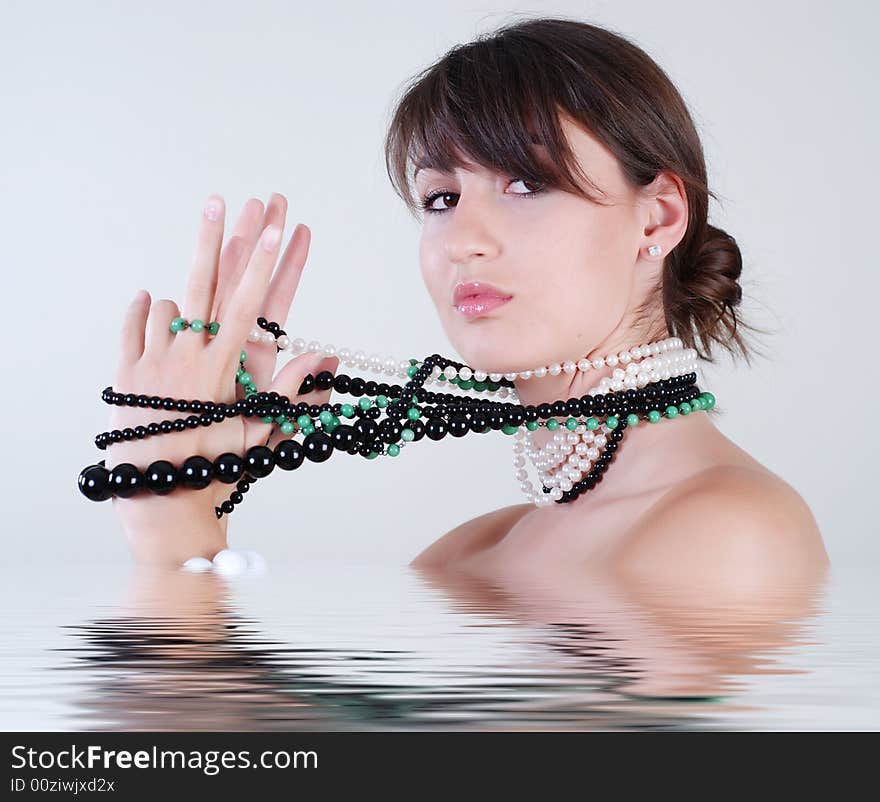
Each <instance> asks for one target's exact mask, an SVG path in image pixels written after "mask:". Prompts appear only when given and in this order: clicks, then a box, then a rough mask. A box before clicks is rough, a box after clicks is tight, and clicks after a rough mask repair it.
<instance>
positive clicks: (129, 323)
mask: <svg viewBox="0 0 880 802" xmlns="http://www.w3.org/2000/svg"><path fill="white" fill-rule="evenodd" d="M149 312H150V293H148V292H147V291H146V290H141V291H140V292H138V294H137V295H135V297H134V299H133V300H132V302H131V303H130V304H129V305H128V309H126V310H125V320H124V321H123V324H122V342H121V344H120V348H119V368H120V370H121V369H123V368H126V367H128V366H129V365H132V364H134V363H135V362H137V361H138V360H139V359H140V358H141V355H142V354H143V353H144V334H145V330H146V325H147V316H148V314H149Z"/></svg>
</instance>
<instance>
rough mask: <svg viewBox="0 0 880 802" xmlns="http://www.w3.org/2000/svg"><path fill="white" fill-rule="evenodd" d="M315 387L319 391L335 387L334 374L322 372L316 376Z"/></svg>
mask: <svg viewBox="0 0 880 802" xmlns="http://www.w3.org/2000/svg"><path fill="white" fill-rule="evenodd" d="M315 386H316V387H317V388H318V389H319V390H329V389H330V388H331V387H333V374H332V373H331V372H330V371H329V370H322V371H321V372H320V373H319V374H318V375H317V376H315Z"/></svg>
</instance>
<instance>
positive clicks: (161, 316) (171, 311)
mask: <svg viewBox="0 0 880 802" xmlns="http://www.w3.org/2000/svg"><path fill="white" fill-rule="evenodd" d="M179 316H180V310H179V309H178V307H177V304H176V303H175V302H174V301H171V300H169V299H168V298H163V299H162V300H161V301H156V302H155V303H153V305H152V306H151V307H150V315H149V317H148V318H147V338H146V347H145V348H144V353H156V354H164V353H165V352H166V351H167V349H168V348H169V347H170V346H171V343H172V342H173V341H174V338H175V337H177V335H176V334H175V333H174V332H172V331H171V328H170V326H171V321H172V320H174V318H176V317H179ZM180 334H181V336H184V337H185V336H187V335H188V334H190V335H191V334H192V332H189V331H182V332H180ZM193 336H194V335H193Z"/></svg>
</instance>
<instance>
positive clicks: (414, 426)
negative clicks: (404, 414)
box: [406, 420, 425, 443]
mask: <svg viewBox="0 0 880 802" xmlns="http://www.w3.org/2000/svg"><path fill="white" fill-rule="evenodd" d="M406 428H407V429H410V430H411V431H412V433H413V435H414V437H413V442H414V443H417V442H418V441H419V440H421V439H422V438H423V437H424V436H425V424H424V423H422V422H421V421H420V420H411V421H410V422H409V423H407V424H406Z"/></svg>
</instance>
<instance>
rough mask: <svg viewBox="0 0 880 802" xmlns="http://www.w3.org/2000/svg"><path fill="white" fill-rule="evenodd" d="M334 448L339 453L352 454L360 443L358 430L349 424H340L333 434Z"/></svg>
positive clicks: (331, 436) (331, 435) (331, 434)
mask: <svg viewBox="0 0 880 802" xmlns="http://www.w3.org/2000/svg"><path fill="white" fill-rule="evenodd" d="M330 439H331V440H332V441H333V448H336V449H338V450H339V451H346V452H351V451H352V449H354V448H356V447H357V446H358V444H359V443H360V439H359V437H358V433H357V430H356V429H355V428H354V426H349V425H348V424H347V423H340V424H339V425H338V426H337V427H336V428H335V429H334V430H333V431H332V432H331V433H330Z"/></svg>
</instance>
